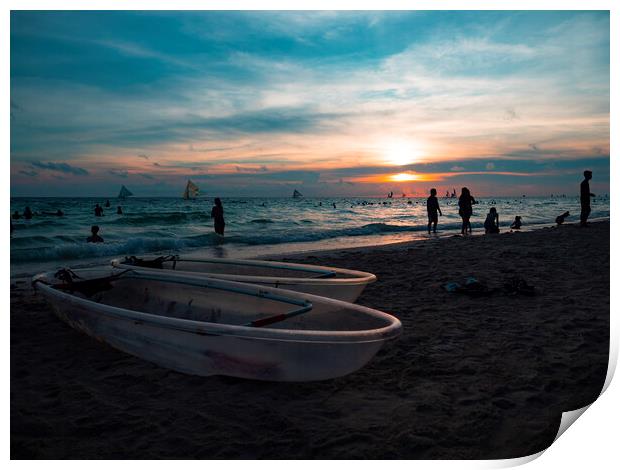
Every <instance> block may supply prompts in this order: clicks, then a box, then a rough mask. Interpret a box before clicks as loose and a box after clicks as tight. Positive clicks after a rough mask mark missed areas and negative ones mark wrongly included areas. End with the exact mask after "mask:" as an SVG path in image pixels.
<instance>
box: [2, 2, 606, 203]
mask: <svg viewBox="0 0 620 470" xmlns="http://www.w3.org/2000/svg"><path fill="white" fill-rule="evenodd" d="M609 31H610V30H609V13H608V12H605V11H565V12H563V11H530V12H528V11H461V12H451V11H435V12H434V11H391V12H387V11H386V12H382V11H359V12H356V11H349V12H328V11H313V12H304V11H294V12H282V11H264V12H260V11H258V12H251V11H245V12H224V11H223V12H208V11H207V12H146V11H144V12H141V11H120V12H114V11H111V12H97V11H88V12H87V11H77V12H68V11H64V12H63V11H55V12H45V11H13V12H11V45H10V46H11V110H10V113H11V114H10V116H11V117H10V122H11V132H10V135H11V195H12V196H112V195H115V194H116V193H117V192H118V190H119V188H120V187H121V185H125V186H127V187H128V188H129V189H130V190H131V191H132V192H133V193H134V194H135V195H136V196H180V195H181V194H182V192H183V189H184V187H185V184H186V181H187V180H188V179H191V180H192V181H193V182H195V183H196V184H197V185H198V186H199V187H200V188H201V193H202V194H204V195H208V196H222V197H232V196H290V195H291V194H292V192H293V190H294V189H298V190H299V191H301V192H302V193H303V194H304V195H306V196H382V195H385V194H386V193H387V192H389V191H393V192H394V193H395V194H401V193H405V194H407V195H411V196H415V195H423V194H426V193H427V192H428V190H429V188H431V187H435V188H437V189H438V190H439V193H440V194H444V193H445V191H446V190H450V191H451V190H452V188H457V191H458V188H460V187H462V186H468V187H469V188H470V189H471V190H472V192H473V193H474V194H475V195H480V196H485V195H487V196H488V195H490V196H501V195H521V194H527V195H548V194H552V193H553V194H562V193H565V194H567V195H568V194H578V187H579V182H580V180H581V179H582V172H583V170H584V169H590V170H592V171H593V173H594V178H593V181H592V189H593V190H594V188H596V189H597V191H596V192H598V193H606V192H609V88H610V86H609V85H610V82H609V73H610V65H609V58H610V56H609Z"/></svg>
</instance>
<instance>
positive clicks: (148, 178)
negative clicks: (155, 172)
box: [137, 173, 155, 180]
mask: <svg viewBox="0 0 620 470" xmlns="http://www.w3.org/2000/svg"><path fill="white" fill-rule="evenodd" d="M137 175H138V176H142V178H146V179H147V180H154V179H155V177H154V176H152V175H149V174H148V173H137Z"/></svg>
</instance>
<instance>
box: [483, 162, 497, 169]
mask: <svg viewBox="0 0 620 470" xmlns="http://www.w3.org/2000/svg"><path fill="white" fill-rule="evenodd" d="M485 168H486V169H487V170H493V169H495V163H493V162H489V163H487V164H486V166H485Z"/></svg>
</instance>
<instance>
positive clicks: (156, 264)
mask: <svg viewBox="0 0 620 470" xmlns="http://www.w3.org/2000/svg"><path fill="white" fill-rule="evenodd" d="M178 259H179V256H178V255H167V256H158V257H157V258H155V259H152V260H146V259H144V258H138V257H136V256H125V260H124V261H122V262H121V264H129V265H131V266H138V267H141V268H155V269H164V263H166V262H168V261H172V269H176V266H177V261H178Z"/></svg>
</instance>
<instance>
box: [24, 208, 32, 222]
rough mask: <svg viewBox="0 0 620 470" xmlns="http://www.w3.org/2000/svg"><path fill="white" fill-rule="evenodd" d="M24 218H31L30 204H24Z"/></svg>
mask: <svg viewBox="0 0 620 470" xmlns="http://www.w3.org/2000/svg"><path fill="white" fill-rule="evenodd" d="M24 219H26V220H30V219H32V211H31V210H30V206H26V208H25V209H24Z"/></svg>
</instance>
